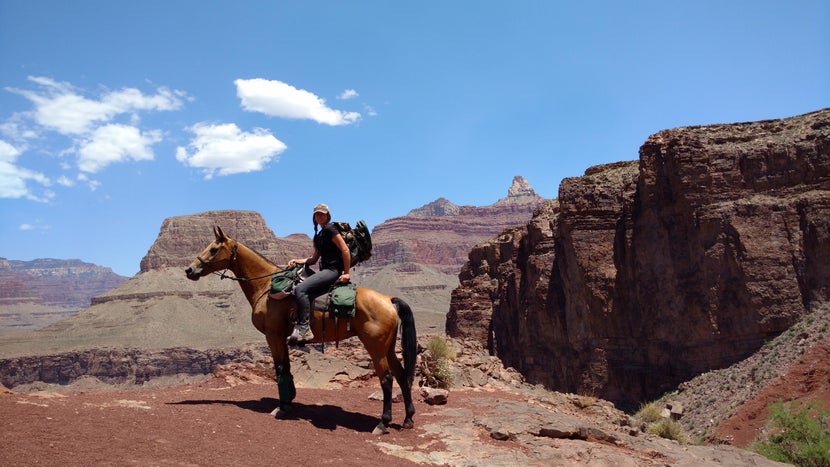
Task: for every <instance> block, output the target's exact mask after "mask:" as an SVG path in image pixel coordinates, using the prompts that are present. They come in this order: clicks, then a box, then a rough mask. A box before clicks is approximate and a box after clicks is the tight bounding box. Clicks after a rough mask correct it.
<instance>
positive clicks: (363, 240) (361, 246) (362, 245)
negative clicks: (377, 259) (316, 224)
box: [333, 220, 372, 266]
mask: <svg viewBox="0 0 830 467" xmlns="http://www.w3.org/2000/svg"><path fill="white" fill-rule="evenodd" d="M333 224H334V227H335V228H337V231H338V232H340V235H341V236H342V237H343V240H345V241H346V245H347V246H348V247H349V252H350V253H351V254H352V264H351V265H352V266H354V265H356V264H357V263H360V262H362V261H366V260H367V259H369V258H371V257H372V234H371V233H369V227H367V226H366V223H365V222H363V221H362V220H360V221H357V224H355V227H354V228H352V226H351V225H349V223H348V222H333Z"/></svg>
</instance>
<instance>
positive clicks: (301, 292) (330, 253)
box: [288, 204, 352, 345]
mask: <svg viewBox="0 0 830 467" xmlns="http://www.w3.org/2000/svg"><path fill="white" fill-rule="evenodd" d="M313 221H314V252H313V253H312V254H311V256H309V257H308V258H303V259H292V260H291V261H289V262H288V267H289V268H290V267H294V266H295V265H297V264H308V265H313V264H315V263H317V261H318V260H319V261H320V271H319V272H316V273H314V274H313V275H311V276H310V277H307V278H306V279H305V280H304V281H302V282H300V283H299V284H298V285H297V286H296V287H294V295H295V296H296V297H297V325H296V326H294V332H293V333H291V335H290V336H288V343H289V344H291V345H296V344H298V343H300V342H306V341H310V340H312V339H314V333H313V332H311V327H310V326H309V323H308V317H309V313H310V311H311V301H312V300H313V298H314V297H316V296H318V295H321V294H323V293H325V292H327V291H328V290H329V288H330V287H331V286H332V284H334V283H335V282H349V268H350V267H351V264H350V263H351V258H352V257H351V254H350V253H349V247H348V246H346V241H345V240H343V237H342V236H341V235H340V232H338V231H337V228H336V227H335V226H334V224H332V223H331V214H330V213H329V207H328V206H326V205H325V204H318V205H317V206H315V207H314V215H313ZM318 227H322V228H321V229H320V231H319V232H318V231H317V228H318Z"/></svg>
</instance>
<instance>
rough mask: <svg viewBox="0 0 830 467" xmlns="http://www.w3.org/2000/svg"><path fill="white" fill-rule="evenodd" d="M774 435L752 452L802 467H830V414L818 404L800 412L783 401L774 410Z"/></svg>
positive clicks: (772, 407) (829, 411)
mask: <svg viewBox="0 0 830 467" xmlns="http://www.w3.org/2000/svg"><path fill="white" fill-rule="evenodd" d="M770 425H771V433H770V435H768V436H766V438H765V439H762V440H760V441H757V442H756V443H755V444H753V445H752V446H751V449H752V450H753V451H755V452H757V453H759V454H761V455H762V456H765V457H767V458H769V459H771V460H774V461H779V462H787V463H790V464H793V465H797V466H799V467H827V466H830V410H821V409H820V408H819V407H818V406H816V405H814V404H808V405H807V406H806V407H804V408H802V409H800V410H796V409H794V408H793V407H792V406H791V404H784V403H783V402H781V401H779V402H776V403H774V404H772V405H771V406H770Z"/></svg>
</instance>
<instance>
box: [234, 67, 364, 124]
mask: <svg viewBox="0 0 830 467" xmlns="http://www.w3.org/2000/svg"><path fill="white" fill-rule="evenodd" d="M234 84H236V95H237V96H239V98H240V99H241V100H242V108H243V109H245V110H247V111H249V112H261V113H264V114H266V115H270V116H272V117H280V118H289V119H296V120H302V119H308V120H314V121H315V122H317V123H323V124H326V125H332V126H337V125H348V124H351V123H354V122H356V121H358V120H360V114H359V113H358V112H345V111H341V110H334V109H331V108H329V107H328V106H326V101H325V99H321V98H320V97H317V96H316V95H314V94H312V93H310V92H308V91H305V90H302V89H297V88H295V87H294V86H291V85H289V84H286V83H283V82H281V81H276V80H271V81H269V80H265V79H262V78H255V79H237V80H236V81H234Z"/></svg>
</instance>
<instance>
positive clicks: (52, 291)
mask: <svg viewBox="0 0 830 467" xmlns="http://www.w3.org/2000/svg"><path fill="white" fill-rule="evenodd" d="M126 280H127V278H126V277H123V276H119V275H118V274H116V273H114V272H112V269H110V268H105V267H101V266H96V265H94V264H90V263H84V262H83V261H80V260H77V259H69V260H63V259H36V260H34V261H16V260H7V259H5V258H0V333H6V332H20V331H28V330H32V329H36V328H39V327H43V326H46V325H48V324H51V323H53V322H56V321H59V320H61V319H64V318H66V317H69V316H72V315H73V314H75V313H77V312H79V311H80V310H82V309H84V308H86V307H88V306H89V305H90V300H91V299H92V297H94V296H96V295H98V294H101V293H103V292H106V291H107V290H110V289H112V288H113V287H116V286H118V285H119V284H121V283H123V282H124V281H126Z"/></svg>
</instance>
